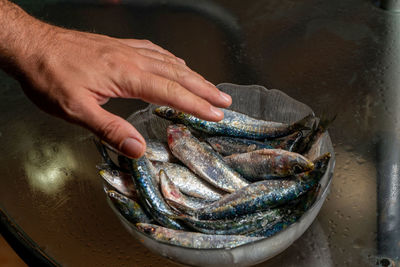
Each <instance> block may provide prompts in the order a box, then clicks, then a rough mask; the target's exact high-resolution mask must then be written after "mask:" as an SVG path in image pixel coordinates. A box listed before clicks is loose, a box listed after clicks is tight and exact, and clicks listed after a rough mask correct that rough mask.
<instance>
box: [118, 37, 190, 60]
mask: <svg viewBox="0 0 400 267" xmlns="http://www.w3.org/2000/svg"><path fill="white" fill-rule="evenodd" d="M117 40H118V41H120V42H121V43H123V44H126V45H128V46H131V47H134V48H146V49H149V50H153V51H157V52H159V53H161V54H164V55H167V56H169V57H173V58H176V59H177V60H178V61H179V62H180V63H182V64H186V63H185V61H184V60H183V59H181V58H178V57H176V56H175V55H174V54H172V53H171V52H169V51H168V50H165V49H164V48H162V47H160V46H158V45H156V44H153V43H152V42H150V41H149V40H138V39H117Z"/></svg>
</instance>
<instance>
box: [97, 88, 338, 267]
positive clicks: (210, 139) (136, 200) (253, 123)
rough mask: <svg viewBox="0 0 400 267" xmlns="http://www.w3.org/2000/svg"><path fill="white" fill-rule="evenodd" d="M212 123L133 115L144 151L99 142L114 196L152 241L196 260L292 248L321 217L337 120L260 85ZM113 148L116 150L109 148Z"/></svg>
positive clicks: (136, 229) (154, 111) (245, 257)
mask: <svg viewBox="0 0 400 267" xmlns="http://www.w3.org/2000/svg"><path fill="white" fill-rule="evenodd" d="M217 87H218V88H219V89H220V90H222V91H224V92H226V93H228V94H230V95H231V96H232V100H233V103H232V106H231V107H229V109H223V111H224V115H225V116H224V119H223V120H222V121H220V122H208V121H204V120H201V119H199V118H196V117H194V116H192V115H189V114H185V113H183V112H180V111H177V110H174V109H172V108H169V107H160V106H155V105H149V106H148V107H147V108H145V109H143V110H140V111H138V112H136V113H134V114H133V115H131V116H130V117H129V118H128V119H127V120H128V121H129V122H130V123H132V124H133V125H134V126H135V127H136V129H138V131H139V132H140V133H141V134H142V135H143V136H144V137H145V139H146V141H147V149H146V153H145V155H144V156H143V157H142V158H140V159H128V158H126V157H124V156H123V155H119V154H118V153H117V152H115V151H112V150H111V149H110V148H109V147H108V146H107V145H106V144H104V143H101V142H97V143H96V144H97V147H98V150H99V152H100V153H101V155H102V157H103V159H104V162H103V163H102V164H100V165H99V169H100V171H99V173H100V176H101V177H102V178H103V179H104V184H105V187H104V188H105V193H106V196H107V200H108V203H109V204H110V207H111V208H112V209H113V211H114V212H115V213H116V215H117V216H118V217H119V219H120V220H121V222H122V225H123V226H124V227H125V228H126V229H127V230H128V231H129V232H130V233H131V234H132V235H133V236H134V237H136V238H137V239H139V240H140V241H141V243H142V244H143V245H144V246H146V247H147V248H148V249H150V250H151V251H153V252H154V253H156V254H159V255H162V256H164V257H166V258H168V259H170V260H172V261H175V262H179V263H182V264H186V265H191V266H250V265H254V264H257V263H260V262H263V261H266V260H268V259H270V258H272V257H274V256H276V255H277V254H279V253H281V252H282V251H283V250H285V249H286V248H288V247H289V246H290V245H291V244H292V243H293V242H294V241H295V240H296V239H298V238H299V237H300V236H301V235H302V234H303V233H304V232H305V231H306V230H307V228H308V227H309V226H310V225H311V223H312V222H313V220H314V219H315V218H316V216H317V214H318V212H319V210H320V209H321V206H322V204H323V203H324V201H325V199H326V197H327V194H328V192H329V187H330V184H331V179H332V174H333V169H334V165H335V157H334V151H333V147H332V143H331V140H330V137H329V134H328V132H327V127H328V125H329V124H330V123H331V122H332V120H333V119H332V118H329V119H327V118H318V117H317V116H316V115H315V114H314V113H313V111H312V110H311V108H309V107H308V106H307V105H305V104H303V103H301V102H299V101H297V100H295V99H293V98H291V97H289V96H288V95H286V94H285V93H283V92H281V91H279V90H275V89H271V90H268V89H266V88H265V87H262V86H258V85H250V86H243V85H235V84H229V83H223V84H219V85H218V86H217ZM111 152H112V153H111Z"/></svg>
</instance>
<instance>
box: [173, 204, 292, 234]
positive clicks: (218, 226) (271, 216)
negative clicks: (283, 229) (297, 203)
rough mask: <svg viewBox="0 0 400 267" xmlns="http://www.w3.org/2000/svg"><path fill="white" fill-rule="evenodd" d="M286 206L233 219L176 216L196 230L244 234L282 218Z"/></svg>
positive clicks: (207, 232) (209, 232) (208, 232)
mask: <svg viewBox="0 0 400 267" xmlns="http://www.w3.org/2000/svg"><path fill="white" fill-rule="evenodd" d="M285 211H286V208H276V209H270V210H267V211H263V212H257V213H252V214H248V215H245V216H242V217H240V218H235V219H232V220H198V219H196V218H194V217H191V216H187V215H181V216H178V217H176V218H177V219H179V220H182V221H184V222H185V223H186V224H187V225H188V226H190V227H191V228H193V229H195V230H196V231H199V232H202V233H205V234H213V235H243V234H246V233H249V232H253V231H256V230H258V229H260V228H265V227H267V226H268V225H270V224H272V223H273V222H275V221H277V220H280V219H282V217H283V216H284V215H285V214H286V212H285Z"/></svg>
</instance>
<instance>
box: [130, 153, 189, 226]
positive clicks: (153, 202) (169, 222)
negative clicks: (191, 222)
mask: <svg viewBox="0 0 400 267" xmlns="http://www.w3.org/2000/svg"><path fill="white" fill-rule="evenodd" d="M126 160H129V159H126ZM131 161H132V165H131V171H132V176H133V180H134V182H135V187H136V189H137V191H138V193H139V196H140V198H139V201H141V204H142V207H143V208H145V209H146V211H147V212H148V213H149V214H151V215H152V217H153V219H154V220H156V221H157V222H158V223H160V224H161V225H164V226H166V227H169V228H173V229H185V227H184V226H183V225H182V224H180V223H179V222H177V221H175V220H173V219H171V218H170V217H168V215H174V212H173V211H172V210H171V209H170V208H169V206H168V204H167V203H165V201H164V199H163V197H162V196H161V193H160V191H159V189H158V185H156V184H155V182H154V178H153V176H155V170H154V167H153V166H152V164H151V162H150V161H149V160H148V159H147V158H146V157H141V158H140V159H134V160H131Z"/></svg>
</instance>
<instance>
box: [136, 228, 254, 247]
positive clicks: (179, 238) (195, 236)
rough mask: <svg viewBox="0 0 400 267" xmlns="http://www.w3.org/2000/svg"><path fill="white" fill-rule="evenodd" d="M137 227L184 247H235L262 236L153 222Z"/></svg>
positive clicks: (160, 238)
mask: <svg viewBox="0 0 400 267" xmlns="http://www.w3.org/2000/svg"><path fill="white" fill-rule="evenodd" d="M136 226H137V228H138V229H139V230H140V231H141V232H143V233H145V234H147V235H149V236H151V237H152V238H154V239H156V240H158V241H162V242H166V243H169V244H173V245H178V246H182V247H189V248H197V249H210V248H234V247H237V246H240V245H243V244H246V243H250V242H254V241H256V240H260V239H261V238H260V237H248V236H243V235H207V234H202V233H195V232H187V231H179V230H172V229H168V228H165V227H161V226H158V225H153V224H145V223H138V224H136Z"/></svg>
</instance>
